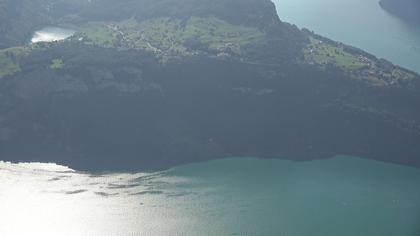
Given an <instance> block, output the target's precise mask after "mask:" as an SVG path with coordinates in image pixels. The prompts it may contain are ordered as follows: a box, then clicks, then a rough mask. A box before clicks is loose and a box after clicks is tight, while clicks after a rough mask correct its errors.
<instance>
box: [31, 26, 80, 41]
mask: <svg viewBox="0 0 420 236" xmlns="http://www.w3.org/2000/svg"><path fill="white" fill-rule="evenodd" d="M74 33H75V31H74V30H71V29H64V28H58V27H45V28H43V29H41V30H38V31H35V32H34V34H33V35H32V39H31V43H38V42H53V41H59V40H63V39H66V38H68V37H71V36H72V35H73V34H74Z"/></svg>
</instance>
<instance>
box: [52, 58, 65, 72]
mask: <svg viewBox="0 0 420 236" xmlns="http://www.w3.org/2000/svg"><path fill="white" fill-rule="evenodd" d="M63 66H64V62H63V60H61V59H58V58H57V59H53V60H52V61H51V65H50V68H51V69H53V70H58V69H61V68H63Z"/></svg>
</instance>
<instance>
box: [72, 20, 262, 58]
mask: <svg viewBox="0 0 420 236" xmlns="http://www.w3.org/2000/svg"><path fill="white" fill-rule="evenodd" d="M80 32H81V33H82V35H84V36H85V37H86V38H87V39H88V41H90V42H92V43H94V44H97V45H101V46H105V47H109V46H112V45H118V46H121V47H127V48H137V49H144V50H149V51H154V52H157V53H161V54H188V53H191V52H192V51H194V50H216V51H224V50H225V49H226V48H229V49H230V51H232V52H234V53H237V54H240V53H241V48H242V47H243V46H245V45H247V44H249V43H252V42H256V41H258V40H260V39H262V38H263V37H264V34H263V33H262V32H260V31H259V30H258V29H256V28H250V27H243V26H237V25H232V24H229V23H227V22H225V21H222V20H220V19H217V18H215V17H191V18H189V19H188V20H181V19H173V18H155V19H151V20H146V21H142V22H137V21H136V20H135V19H130V20H125V21H121V22H103V23H95V24H88V25H85V26H83V27H82V29H81V31H80Z"/></svg>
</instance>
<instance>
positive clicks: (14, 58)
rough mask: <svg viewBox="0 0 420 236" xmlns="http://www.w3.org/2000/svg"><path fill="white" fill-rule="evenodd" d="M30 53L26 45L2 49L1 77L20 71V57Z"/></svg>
mask: <svg viewBox="0 0 420 236" xmlns="http://www.w3.org/2000/svg"><path fill="white" fill-rule="evenodd" d="M27 53H29V49H27V48H25V47H14V48H7V49H4V50H0V78H3V77H5V76H8V75H13V74H14V73H16V72H19V71H20V66H19V63H18V60H19V58H21V57H22V56H25V55H26V54H27Z"/></svg>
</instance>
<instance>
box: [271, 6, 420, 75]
mask: <svg viewBox="0 0 420 236" xmlns="http://www.w3.org/2000/svg"><path fill="white" fill-rule="evenodd" d="M272 1H273V2H274V3H275V4H276V7H277V11H278V13H279V15H280V18H281V19H282V20H284V21H287V22H291V23H294V24H296V25H297V26H298V27H305V28H308V29H311V30H314V31H315V32H316V33H318V34H321V35H324V36H327V37H330V38H332V39H334V40H338V41H342V42H344V43H347V44H350V45H353V46H357V47H359V48H362V49H364V50H366V51H368V52H370V53H372V54H374V55H376V56H378V57H382V58H386V59H388V60H390V61H392V62H394V63H396V64H399V65H401V66H404V67H407V68H409V69H412V70H415V71H417V72H420V27H418V26H417V27H415V26H410V25H407V24H406V23H404V22H403V21H401V20H400V19H398V18H396V17H394V16H393V15H390V14H388V13H387V12H386V11H384V10H383V9H382V8H381V7H380V6H379V4H378V2H379V0H272Z"/></svg>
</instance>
